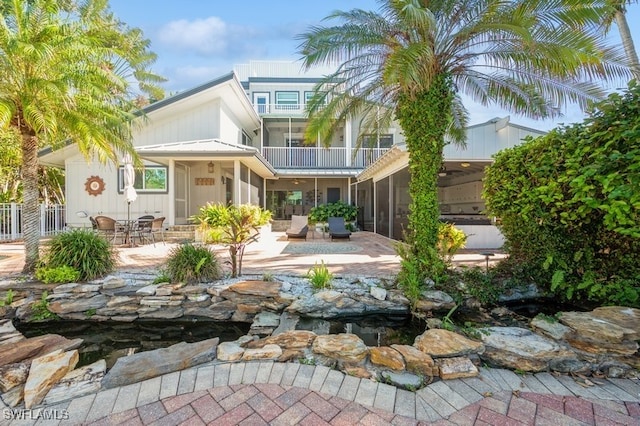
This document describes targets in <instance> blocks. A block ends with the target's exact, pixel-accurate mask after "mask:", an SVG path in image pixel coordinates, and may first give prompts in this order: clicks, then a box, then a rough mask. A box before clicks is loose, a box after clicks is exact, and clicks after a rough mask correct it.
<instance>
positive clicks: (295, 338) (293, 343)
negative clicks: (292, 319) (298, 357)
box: [264, 330, 318, 349]
mask: <svg viewBox="0 0 640 426" xmlns="http://www.w3.org/2000/svg"><path fill="white" fill-rule="evenodd" d="M316 337H318V336H317V335H316V334H315V333H314V332H312V331H307V330H293V331H287V332H285V333H281V334H278V335H277V336H271V337H267V338H266V339H264V343H265V344H267V345H278V346H280V347H281V348H285V349H303V348H308V347H310V346H311V345H312V344H313V341H314V340H315V339H316Z"/></svg>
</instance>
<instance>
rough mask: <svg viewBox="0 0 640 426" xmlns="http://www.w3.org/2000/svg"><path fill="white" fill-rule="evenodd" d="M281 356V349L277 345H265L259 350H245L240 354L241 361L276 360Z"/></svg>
mask: <svg viewBox="0 0 640 426" xmlns="http://www.w3.org/2000/svg"><path fill="white" fill-rule="evenodd" d="M280 356H282V348H281V347H280V346H278V345H265V346H263V347H261V348H254V349H245V351H244V353H243V354H242V360H243V361H253V360H256V359H278V358H279V357H280Z"/></svg>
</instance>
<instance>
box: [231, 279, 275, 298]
mask: <svg viewBox="0 0 640 426" xmlns="http://www.w3.org/2000/svg"><path fill="white" fill-rule="evenodd" d="M281 287H282V285H281V284H280V283H278V282H275V281H242V282H239V283H235V284H232V285H230V286H229V287H228V288H227V289H226V290H224V291H223V292H222V293H221V294H220V295H221V296H222V297H224V298H225V299H228V300H238V299H240V300H243V299H244V300H246V298H243V297H242V296H257V297H258V298H261V299H263V298H276V297H278V296H279V295H280V288H281Z"/></svg>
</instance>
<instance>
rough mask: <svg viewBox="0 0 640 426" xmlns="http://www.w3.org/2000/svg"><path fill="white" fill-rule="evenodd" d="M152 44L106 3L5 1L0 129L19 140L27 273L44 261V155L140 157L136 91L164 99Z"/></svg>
mask: <svg viewBox="0 0 640 426" xmlns="http://www.w3.org/2000/svg"><path fill="white" fill-rule="evenodd" d="M148 47H149V41H148V40H147V39H145V38H144V37H143V34H142V32H141V31H140V30H139V29H135V28H129V27H128V26H127V25H126V24H124V23H123V22H121V21H119V20H118V19H117V18H116V17H115V16H114V15H113V13H111V11H110V10H109V7H108V1H107V0H30V1H24V0H3V1H2V2H0V129H12V130H13V131H15V132H16V133H17V134H18V135H19V137H20V147H21V161H22V170H21V172H22V179H23V185H24V190H23V195H24V210H23V236H24V240H25V254H26V262H25V272H29V271H32V270H33V268H34V266H35V264H36V262H37V259H38V246H39V242H38V241H39V237H40V235H39V232H40V226H39V214H38V212H39V210H38V195H39V190H38V157H37V155H38V150H39V149H40V148H42V147H44V146H50V147H52V148H53V149H57V148H60V147H62V146H65V145H66V144H69V143H73V144H75V145H76V146H77V148H78V150H79V151H80V152H81V153H82V154H83V155H84V156H85V157H86V158H87V159H88V160H89V159H97V160H98V161H101V162H107V161H112V162H115V163H117V162H118V157H119V155H121V154H122V153H130V154H132V155H133V156H134V157H135V152H134V150H133V146H132V144H131V128H130V123H131V120H132V119H133V118H134V115H133V114H134V112H135V111H136V104H135V101H136V96H137V93H140V92H142V93H147V94H149V95H150V96H152V97H154V98H161V97H162V90H161V89H160V88H159V87H158V86H157V84H158V83H160V82H161V81H163V79H162V78H161V77H159V76H158V75H156V74H154V73H153V72H152V71H151V70H150V67H151V65H152V64H153V62H154V61H155V58H156V57H155V55H154V54H153V53H152V52H150V51H149V50H148ZM136 158H137V157H136Z"/></svg>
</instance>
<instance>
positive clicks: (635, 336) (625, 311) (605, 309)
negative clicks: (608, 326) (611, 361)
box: [591, 306, 640, 340]
mask: <svg viewBox="0 0 640 426" xmlns="http://www.w3.org/2000/svg"><path fill="white" fill-rule="evenodd" d="M591 314H592V315H593V317H595V318H599V319H602V320H604V321H607V322H610V323H613V324H616V325H617V326H619V327H622V328H624V329H626V330H627V331H626V332H625V339H627V340H640V309H636V308H628V307H624V306H602V307H599V308H596V309H594V310H593V311H592V312H591ZM629 330H633V331H632V332H631V331H629Z"/></svg>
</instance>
